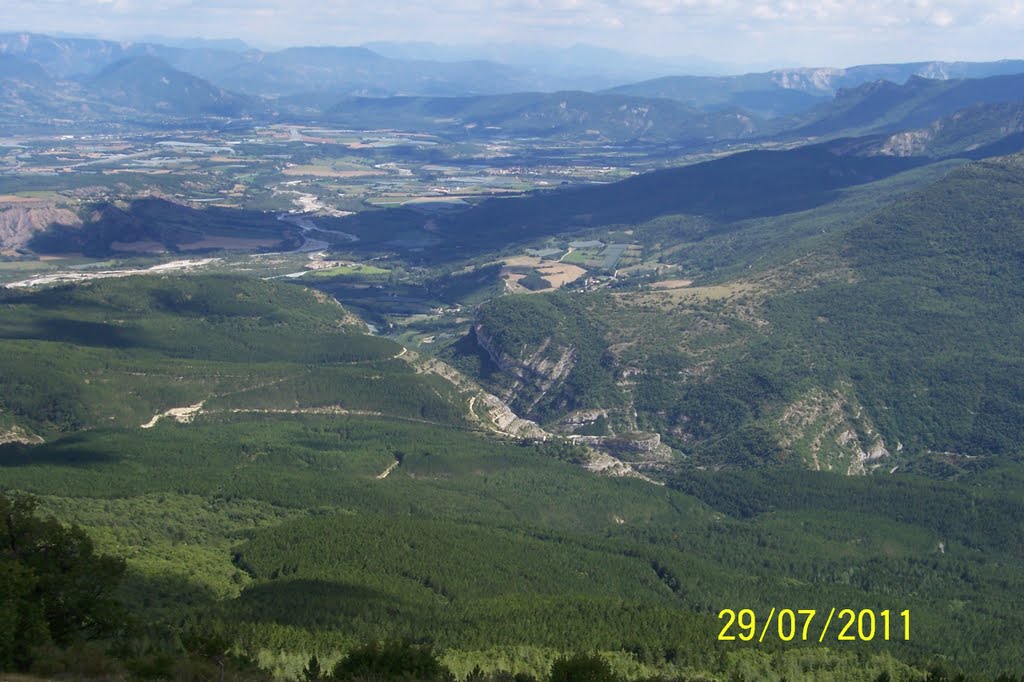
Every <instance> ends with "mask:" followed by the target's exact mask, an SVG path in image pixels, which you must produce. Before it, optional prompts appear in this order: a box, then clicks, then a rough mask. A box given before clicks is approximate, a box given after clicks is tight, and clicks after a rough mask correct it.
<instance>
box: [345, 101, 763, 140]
mask: <svg viewBox="0 0 1024 682" xmlns="http://www.w3.org/2000/svg"><path fill="white" fill-rule="evenodd" d="M325 117H326V118H327V119H328V120H330V121H332V122H334V123H337V124H341V125H345V126H350V127H357V128H359V127H380V128H388V127H393V128H408V127H410V126H412V125H414V124H415V125H418V126H419V128H420V129H423V130H427V131H432V132H442V133H456V134H467V133H472V134H478V135H479V134H483V135H488V134H491V135H493V134H502V135H544V136H552V135H555V136H583V137H585V138H593V139H607V140H611V141H615V142H625V141H630V140H647V141H650V140H674V141H700V142H706V141H708V140H710V139H723V138H726V139H736V138H742V137H747V136H749V135H751V134H752V133H754V132H755V131H756V130H757V129H758V123H757V122H756V121H755V120H754V119H752V118H751V117H750V116H747V115H746V114H744V113H742V112H738V111H733V112H728V111H723V112H718V113H705V112H702V111H700V110H697V109H694V108H692V107H688V106H686V105H684V104H681V103H679V102H674V101H671V100H656V99H645V98H639V97H628V96H623V95H599V94H593V93H588V92H555V93H518V94H513V95H491V96H487V97H470V98H463V97H460V98H425V97H408V98H402V97H391V98H356V99H346V100H343V101H341V102H339V103H338V104H336V105H335V106H334V107H332V108H331V109H329V110H328V111H327V112H326V114H325Z"/></svg>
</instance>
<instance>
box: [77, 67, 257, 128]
mask: <svg viewBox="0 0 1024 682" xmlns="http://www.w3.org/2000/svg"><path fill="white" fill-rule="evenodd" d="M83 85H84V87H85V88H86V90H87V92H88V94H89V95H90V96H97V95H98V96H99V97H101V98H102V99H103V100H104V101H107V102H111V103H114V104H119V105H122V106H126V107H129V108H132V109H137V110H139V111H148V112H156V113H163V114H168V115H171V116H190V117H193V116H224V117H238V116H242V115H246V114H254V113H255V114H258V113H262V112H263V110H264V105H263V103H262V102H260V101H259V100H257V99H255V98H251V97H245V96H243V95H238V94H235V93H233V92H229V91H227V90H224V89H223V88H219V87H217V86H215V85H213V84H212V83H210V82H209V81H206V80H204V79H202V78H200V77H198V76H194V75H192V74H190V73H186V72H184V71H179V70H178V69H175V68H173V67H172V66H171V65H170V64H168V63H167V62H165V61H163V60H161V59H159V58H157V57H151V56H141V57H128V58H126V59H122V60H120V61H117V62H114V63H113V64H111V65H110V66H108V67H107V68H105V69H104V70H103V71H101V72H100V73H98V74H97V75H95V76H92V77H90V78H89V79H88V80H86V81H85V82H84V83H83Z"/></svg>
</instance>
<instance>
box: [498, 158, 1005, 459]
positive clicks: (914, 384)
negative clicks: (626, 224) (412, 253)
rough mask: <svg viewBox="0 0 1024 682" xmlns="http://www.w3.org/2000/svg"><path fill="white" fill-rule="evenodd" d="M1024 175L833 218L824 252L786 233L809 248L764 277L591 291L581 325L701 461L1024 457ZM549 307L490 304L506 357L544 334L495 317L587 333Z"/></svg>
mask: <svg viewBox="0 0 1024 682" xmlns="http://www.w3.org/2000/svg"><path fill="white" fill-rule="evenodd" d="M1022 187H1024V169H1022V165H1021V160H1020V158H1019V157H1009V158H1006V159H998V160H990V161H984V162H979V163H975V164H971V165H968V166H966V167H964V168H962V169H960V170H955V171H952V172H950V173H949V174H948V175H947V176H946V177H944V178H942V179H940V180H938V181H937V182H934V183H933V184H931V185H929V186H927V187H925V188H924V189H920V190H918V191H915V192H913V193H911V194H909V195H908V196H906V197H905V198H900V199H897V200H895V201H893V202H892V203H891V204H888V205H886V206H884V207H883V208H880V209H878V210H876V211H875V212H874V213H872V214H870V215H868V216H866V217H865V218H863V219H860V220H857V221H850V220H849V219H848V218H844V219H843V221H840V222H837V223H833V228H835V227H838V228H839V231H838V232H834V233H833V234H832V235H831V236H830V237H820V235H819V238H818V239H817V240H816V241H814V240H811V241H807V242H805V244H804V245H805V247H807V248H810V251H809V252H803V253H792V250H791V247H792V244H790V243H784V242H780V243H779V244H778V247H777V248H779V249H780V250H781V252H782V253H790V254H791V256H790V258H792V260H787V259H781V260H776V261H775V262H776V263H778V265H772V266H771V267H769V268H768V269H765V270H761V271H760V272H759V273H756V274H751V273H750V272H749V271H748V272H747V273H744V274H742V275H737V276H735V278H734V279H731V280H728V281H725V282H721V283H719V284H714V285H712V284H709V285H708V286H704V287H695V288H682V289H674V290H658V289H650V290H645V289H642V290H640V291H632V292H631V291H628V290H626V291H623V292H622V293H615V294H603V293H602V294H587V295H582V296H581V295H579V294H577V295H576V302H575V303H574V304H573V305H574V307H582V308H583V309H585V310H586V311H587V312H586V313H585V315H584V317H585V318H586V319H588V324H589V325H591V326H590V327H588V329H589V330H590V332H589V333H586V334H581V336H584V337H586V338H587V339H588V341H587V343H588V344H592V339H593V336H594V330H599V332H598V333H599V334H601V335H602V336H603V338H604V348H605V349H606V352H609V351H610V352H611V353H612V354H613V355H614V361H610V360H608V361H605V366H606V367H608V369H607V370H606V371H607V372H611V373H612V374H614V376H615V377H616V379H617V381H618V387H617V390H619V391H621V390H625V391H626V392H627V394H628V395H630V396H631V397H632V405H633V406H634V407H635V409H636V410H637V411H638V423H639V426H640V427H641V428H644V429H647V430H652V431H657V432H659V433H661V434H662V436H663V437H664V438H666V439H668V440H669V441H670V442H671V444H672V445H673V446H674V447H676V448H677V449H679V450H680V451H682V452H684V453H687V454H689V455H691V456H692V457H694V458H696V460H697V461H700V462H704V463H708V464H716V465H722V464H731V465H738V466H757V465H762V464H766V463H781V462H787V461H801V462H803V463H804V464H806V465H810V466H812V467H815V468H818V467H822V468H841V469H842V470H847V469H849V470H850V471H851V472H854V471H857V472H860V471H865V470H869V469H871V468H872V467H876V466H886V467H888V468H892V467H895V466H898V465H903V466H925V465H924V464H923V463H922V462H923V461H926V460H930V459H931V458H932V456H939V455H940V453H941V458H942V459H943V460H944V461H946V462H947V463H946V464H945V466H953V467H954V468H956V467H957V466H959V465H961V464H963V463H964V462H966V461H968V460H969V459H970V458H973V457H977V456H993V455H1002V454H1010V453H1014V452H1016V451H1017V450H1018V448H1019V443H1020V442H1021V440H1022V437H1024V433H1022V432H1021V431H1020V425H1021V424H1022V423H1024V412H1022V409H1024V403H1022V401H1021V398H1020V395H1019V392H1018V391H1017V390H1016V388H1015V387H1016V386H1018V385H1020V383H1021V381H1022V380H1024V376H1021V375H1020V373H1021V366H1020V363H1019V359H1018V358H1016V356H1015V355H1014V354H1013V353H1008V352H1007V351H1008V350H1009V349H1012V348H1016V347H1017V345H1018V344H1017V343H1016V341H1015V339H1016V338H1017V337H1018V336H1019V335H1020V333H1021V331H1022V329H1021V324H1022V321H1021V316H1020V309H1019V308H1020V306H1019V305H1018V302H1019V299H1020V296H1021V294H1022V292H1021V291H1020V282H1021V281H1022V275H1024V272H1022V271H1021V259H1020V254H1019V251H1020V249H1019V244H1020V243H1021V242H1022V241H1024V222H1022V221H1021V216H1022V215H1024V204H1022V197H1024V192H1022ZM811 215H817V216H818V217H819V218H820V217H823V216H824V215H825V214H824V213H822V212H818V213H815V214H811ZM836 215H837V216H841V215H842V214H841V213H838V214H836ZM790 222H791V223H793V224H799V223H798V222H797V220H796V219H793V220H791V221H790ZM771 224H773V225H775V226H776V227H777V228H779V227H784V226H786V225H787V223H784V222H780V221H776V222H775V223H771ZM819 224H821V223H819ZM755 228H756V229H755ZM759 229H761V228H760V227H759V225H758V224H757V223H756V222H753V223H739V224H737V226H736V227H735V228H734V230H733V231H732V232H731V234H730V235H729V243H730V244H732V245H733V248H734V249H739V250H742V249H743V246H742V244H743V240H744V234H745V232H744V230H747V231H749V233H750V234H751V235H752V236H753V238H756V239H760V237H759V236H757V235H759V232H757V230H759ZM787 229H792V227H788V228H787ZM659 234H660V236H661V238H662V239H670V238H671V235H670V234H668V233H666V232H661V233H659ZM712 243H716V242H712ZM717 243H721V242H720V241H719V242H717ZM787 249H789V250H787ZM759 257H760V258H762V259H763V260H765V261H767V262H769V263H771V262H772V257H771V255H770V254H766V253H765V252H763V251H762V252H761V253H760V255H759ZM557 300H558V299H557V298H553V299H552V302H554V301H557ZM540 307H541V304H540V303H539V302H538V301H536V300H534V297H528V298H510V299H505V300H502V301H499V302H495V303H493V304H490V305H489V306H486V307H485V308H484V309H483V311H482V312H481V313H480V317H479V319H480V320H481V321H482V323H483V324H484V325H485V326H486V327H488V329H490V333H489V335H488V336H489V338H490V339H491V340H493V341H494V344H493V346H494V347H492V348H490V353H491V354H492V355H500V354H502V353H505V354H507V355H509V356H510V357H512V358H520V359H523V358H525V357H526V356H528V355H529V353H531V352H533V349H535V348H536V347H537V345H538V344H537V343H534V344H533V345H529V344H524V343H520V342H516V343H513V342H509V343H508V345H502V343H501V342H502V340H505V339H508V338H512V337H511V336H510V335H511V332H505V331H503V330H501V329H497V330H495V329H494V327H495V325H496V323H498V322H500V321H501V320H505V321H506V323H507V324H508V325H509V326H510V327H511V328H512V329H516V330H521V329H528V330H529V332H528V333H529V334H530V335H532V337H534V340H535V341H539V340H543V339H546V338H552V339H557V338H563V339H564V338H566V337H567V336H568V335H569V334H571V332H566V331H564V329H565V327H566V322H565V321H564V320H559V319H556V318H553V317H550V316H543V315H537V314H534V312H535V311H537V310H538V309H539V308H540ZM520 319H528V320H529V323H528V324H526V325H520V324H517V323H516V320H520ZM519 333H522V332H519ZM513 340H514V339H513ZM551 347H554V345H553V344H552V345H550V346H545V348H551ZM580 347H581V348H583V347H584V345H583V344H582V343H581V344H580ZM586 347H589V345H587V346H586ZM563 350H564V352H566V353H569V354H571V353H572V352H573V346H572V345H571V344H569V345H567V344H565V343H564V342H563ZM545 352H548V351H545ZM594 352H595V353H597V355H596V357H601V355H600V352H598V351H594ZM506 364H512V363H511V361H509V360H507V361H506ZM627 377H631V378H629V379H628V380H625V381H624V380H623V379H624V378H627ZM574 395H575V396H576V397H575V403H574V404H575V405H578V406H595V405H600V406H603V407H614V406H615V404H616V403H617V402H619V400H618V399H617V396H618V393H617V392H616V389H615V387H614V384H610V383H605V384H601V385H594V386H593V387H592V388H591V389H590V390H589V393H588V392H587V391H584V392H583V396H582V397H581V395H580V393H579V392H575V393H574ZM571 409H573V406H572V405H569V404H563V408H562V410H561V412H560V414H565V413H566V412H568V411H569V410H571ZM627 411H628V409H627ZM547 416H548V418H551V417H552V416H557V415H551V414H549V415H547ZM794 458H795V459H794Z"/></svg>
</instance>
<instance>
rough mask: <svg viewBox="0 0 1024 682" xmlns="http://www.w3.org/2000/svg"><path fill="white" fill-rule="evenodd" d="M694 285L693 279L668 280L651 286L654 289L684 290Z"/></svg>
mask: <svg viewBox="0 0 1024 682" xmlns="http://www.w3.org/2000/svg"><path fill="white" fill-rule="evenodd" d="M691 284H693V280H692V279H666V280H662V281H661V282H655V283H654V284H652V285H651V288H652V289H682V288H684V287H688V286H690V285H691Z"/></svg>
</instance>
